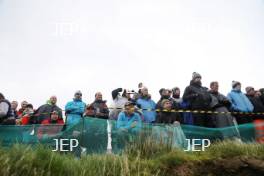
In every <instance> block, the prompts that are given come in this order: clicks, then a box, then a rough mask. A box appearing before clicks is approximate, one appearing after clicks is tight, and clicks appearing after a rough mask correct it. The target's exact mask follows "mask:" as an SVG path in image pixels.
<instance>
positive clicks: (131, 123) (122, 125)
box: [117, 101, 142, 132]
mask: <svg viewBox="0 0 264 176" xmlns="http://www.w3.org/2000/svg"><path fill="white" fill-rule="evenodd" d="M141 127H142V120H141V117H140V115H139V114H138V113H136V112H135V104H134V103H133V102H131V101H128V102H126V103H125V110H124V111H123V112H120V113H119V115H118V119H117V128H118V129H120V130H122V131H127V132H129V131H131V132H137V131H139V130H140V129H141Z"/></svg>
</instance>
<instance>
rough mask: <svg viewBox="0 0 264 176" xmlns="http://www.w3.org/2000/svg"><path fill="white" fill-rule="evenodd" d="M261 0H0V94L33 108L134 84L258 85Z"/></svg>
mask: <svg viewBox="0 0 264 176" xmlns="http://www.w3.org/2000/svg"><path fill="white" fill-rule="evenodd" d="M263 32H264V0H133V1H131V0H130V1H128V0H96V1H95V0H0V66H1V67H0V81H1V83H0V92H3V93H4V94H5V95H6V97H7V98H8V99H9V100H10V101H11V100H18V101H19V102H21V101H22V100H28V101H29V102H31V103H33V104H34V105H35V107H37V106H39V105H41V104H43V103H44V102H45V101H46V100H47V99H48V98H49V96H51V95H57V97H58V104H59V105H60V106H62V107H64V105H65V104H66V102H67V101H70V100H71V99H72V97H73V94H74V92H75V91H76V90H81V91H82V92H83V100H84V101H85V102H86V103H91V101H93V98H94V93H95V92H96V91H101V92H102V93H103V95H104V99H107V100H108V102H109V103H110V102H111V90H113V89H114V88H118V87H124V88H130V89H136V88H137V84H138V83H139V82H143V83H144V84H145V85H146V86H147V87H148V88H149V91H150V93H151V94H152V97H153V98H154V100H155V101H157V100H158V98H159V94H158V90H159V89H160V88H161V87H165V88H172V87H174V86H179V87H180V88H181V89H182V92H183V90H184V88H185V87H186V86H187V85H188V84H189V81H190V79H191V75H192V72H193V71H196V72H199V73H200V74H201V75H202V77H203V80H202V81H203V85H204V86H207V87H208V86H209V83H210V82H211V81H215V80H218V81H219V83H220V91H221V92H223V93H224V94H226V93H227V92H228V91H230V89H231V82H232V80H239V81H241V82H242V86H243V90H244V88H245V86H248V85H250V86H254V87H256V88H261V87H264V80H263V75H264V74H263V73H264V71H263V66H264V65H263V64H264V60H263V56H264V35H263Z"/></svg>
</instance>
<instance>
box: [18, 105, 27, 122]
mask: <svg viewBox="0 0 264 176" xmlns="http://www.w3.org/2000/svg"><path fill="white" fill-rule="evenodd" d="M27 104H28V102H27V101H22V102H21V108H20V109H19V110H18V113H17V115H18V118H19V119H20V118H22V115H23V112H24V111H25V109H26V106H27Z"/></svg>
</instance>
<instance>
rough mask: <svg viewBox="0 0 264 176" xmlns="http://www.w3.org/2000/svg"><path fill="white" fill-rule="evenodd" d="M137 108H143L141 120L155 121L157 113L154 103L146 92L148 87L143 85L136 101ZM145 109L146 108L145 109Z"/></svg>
mask: <svg viewBox="0 0 264 176" xmlns="http://www.w3.org/2000/svg"><path fill="white" fill-rule="evenodd" d="M136 104H137V106H138V107H139V108H141V109H143V110H142V112H143V118H144V119H143V121H144V122H146V123H154V122H155V121H156V116H157V113H156V111H155V108H156V103H155V102H154V101H153V100H151V96H150V95H149V94H148V89H147V88H146V87H143V88H142V89H141V95H140V97H139V98H138V100H137V101H136ZM146 109H147V110H146Z"/></svg>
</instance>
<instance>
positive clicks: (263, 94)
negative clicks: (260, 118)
mask: <svg viewBox="0 0 264 176" xmlns="http://www.w3.org/2000/svg"><path fill="white" fill-rule="evenodd" d="M259 92H260V94H261V95H260V100H261V102H262V104H264V88H262V89H259Z"/></svg>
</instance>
